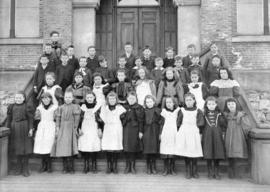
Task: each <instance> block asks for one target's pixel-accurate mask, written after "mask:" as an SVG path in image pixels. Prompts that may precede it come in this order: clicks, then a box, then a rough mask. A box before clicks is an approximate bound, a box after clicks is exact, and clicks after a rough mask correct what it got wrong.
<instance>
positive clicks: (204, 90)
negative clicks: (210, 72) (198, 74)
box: [202, 83, 209, 100]
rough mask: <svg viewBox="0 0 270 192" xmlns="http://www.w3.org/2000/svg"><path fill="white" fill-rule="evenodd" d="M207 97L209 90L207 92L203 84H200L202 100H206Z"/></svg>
mask: <svg viewBox="0 0 270 192" xmlns="http://www.w3.org/2000/svg"><path fill="white" fill-rule="evenodd" d="M208 95H209V90H208V88H207V86H206V85H205V84H204V83H203V84H202V96H203V99H204V100H206V98H207V97H208Z"/></svg>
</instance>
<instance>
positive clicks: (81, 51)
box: [72, 0, 100, 57]
mask: <svg viewBox="0 0 270 192" xmlns="http://www.w3.org/2000/svg"><path fill="white" fill-rule="evenodd" d="M99 3H100V0H73V3H72V6H73V21H72V23H73V25H72V28H73V30H72V42H73V45H74V46H75V54H76V56H78V57H80V56H87V47H88V46H90V45H95V39H96V8H97V7H98V6H99Z"/></svg>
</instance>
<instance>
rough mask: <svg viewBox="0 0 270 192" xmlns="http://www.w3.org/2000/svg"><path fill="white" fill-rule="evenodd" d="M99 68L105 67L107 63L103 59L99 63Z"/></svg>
mask: <svg viewBox="0 0 270 192" xmlns="http://www.w3.org/2000/svg"><path fill="white" fill-rule="evenodd" d="M99 65H100V67H104V68H105V67H107V61H106V60H105V59H104V60H103V61H101V62H99Z"/></svg>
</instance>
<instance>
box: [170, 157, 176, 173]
mask: <svg viewBox="0 0 270 192" xmlns="http://www.w3.org/2000/svg"><path fill="white" fill-rule="evenodd" d="M170 173H171V174H172V175H176V172H175V161H174V159H171V160H170Z"/></svg>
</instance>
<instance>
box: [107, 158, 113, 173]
mask: <svg viewBox="0 0 270 192" xmlns="http://www.w3.org/2000/svg"><path fill="white" fill-rule="evenodd" d="M111 164H112V163H111V159H107V170H106V173H107V174H109V173H111V171H112V167H111Z"/></svg>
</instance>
